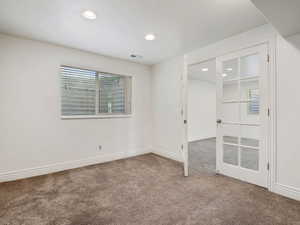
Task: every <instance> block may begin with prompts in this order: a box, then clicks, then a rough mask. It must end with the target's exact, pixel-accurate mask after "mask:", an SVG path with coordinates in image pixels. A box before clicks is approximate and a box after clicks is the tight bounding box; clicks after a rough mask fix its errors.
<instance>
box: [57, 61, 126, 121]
mask: <svg viewBox="0 0 300 225" xmlns="http://www.w3.org/2000/svg"><path fill="white" fill-rule="evenodd" d="M130 98H131V77H129V76H122V75H115V74H108V73H103V72H96V71H92V70H86V69H78V68H72V67H68V66H61V113H62V116H84V115H87V116H90V115H122V114H130V112H131V101H130Z"/></svg>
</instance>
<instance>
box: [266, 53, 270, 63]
mask: <svg viewBox="0 0 300 225" xmlns="http://www.w3.org/2000/svg"><path fill="white" fill-rule="evenodd" d="M267 62H270V55H269V54H268V55H267Z"/></svg>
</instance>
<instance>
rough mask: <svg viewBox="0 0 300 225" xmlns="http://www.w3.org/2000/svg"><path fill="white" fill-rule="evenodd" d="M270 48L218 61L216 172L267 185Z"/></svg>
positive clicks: (232, 55) (250, 50)
mask: <svg viewBox="0 0 300 225" xmlns="http://www.w3.org/2000/svg"><path fill="white" fill-rule="evenodd" d="M267 61H268V60H267V45H260V46H255V47H252V48H248V49H244V50H241V51H238V52H234V53H231V54H228V55H225V56H222V57H218V58H217V171H218V172H219V173H221V174H224V175H226V176H230V177H234V178H237V179H240V180H243V181H246V182H249V183H253V184H256V185H259V186H263V187H266V186H267V174H268V169H267V152H266V144H267V141H266V140H267V138H266V137H267V135H266V132H267V126H268V107H267V104H268V101H267V96H268V91H267V90H268V86H267V84H268V79H267V77H268V76H267V75H268V71H267V68H268V67H267V63H268V62H267Z"/></svg>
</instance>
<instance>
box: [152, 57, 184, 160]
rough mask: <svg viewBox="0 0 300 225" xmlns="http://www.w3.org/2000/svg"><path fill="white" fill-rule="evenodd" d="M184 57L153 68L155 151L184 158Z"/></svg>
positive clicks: (176, 157) (171, 156)
mask: <svg viewBox="0 0 300 225" xmlns="http://www.w3.org/2000/svg"><path fill="white" fill-rule="evenodd" d="M182 74H183V57H176V58H173V59H170V60H168V61H166V62H162V63H160V64H157V65H154V66H153V69H152V76H153V77H152V105H153V121H152V122H153V151H154V152H155V153H157V154H160V155H163V156H166V157H170V158H172V159H175V160H179V161H181V160H182V154H181V150H180V149H181V148H180V146H181V144H182V129H181V125H182V122H183V120H182V117H181V114H180V112H181V107H180V104H181V97H182V96H181V80H180V79H181V76H182Z"/></svg>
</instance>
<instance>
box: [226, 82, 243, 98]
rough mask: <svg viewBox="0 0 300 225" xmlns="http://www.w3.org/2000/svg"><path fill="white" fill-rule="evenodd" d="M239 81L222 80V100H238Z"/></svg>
mask: <svg viewBox="0 0 300 225" xmlns="http://www.w3.org/2000/svg"><path fill="white" fill-rule="evenodd" d="M239 96H240V93H239V82H238V81H224V82H223V101H224V102H230V101H237V100H239Z"/></svg>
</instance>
